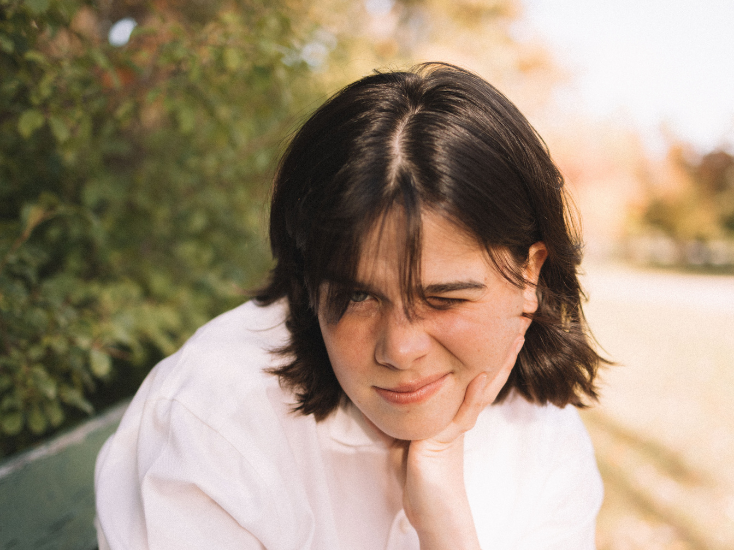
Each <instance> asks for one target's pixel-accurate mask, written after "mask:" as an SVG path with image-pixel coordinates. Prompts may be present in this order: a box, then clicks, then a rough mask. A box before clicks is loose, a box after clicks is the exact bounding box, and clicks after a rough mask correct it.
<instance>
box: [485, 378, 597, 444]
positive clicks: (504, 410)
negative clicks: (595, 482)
mask: <svg viewBox="0 0 734 550" xmlns="http://www.w3.org/2000/svg"><path fill="white" fill-rule="evenodd" d="M488 437H489V438H491V439H496V438H501V439H503V440H504V441H505V442H506V444H507V446H508V448H509V449H512V448H519V450H520V449H521V450H522V452H523V454H525V455H527V453H530V454H533V455H538V454H539V455H547V453H549V452H553V450H557V449H566V450H575V451H579V452H585V453H592V454H593V448H592V446H591V442H590V441H589V437H588V435H587V432H586V428H585V427H584V424H583V422H582V421H581V418H580V417H579V414H578V411H577V410H576V408H575V407H573V406H570V405H569V406H567V407H564V408H559V407H556V406H554V405H550V404H549V405H542V406H541V405H536V404H533V403H530V402H528V401H527V400H525V399H524V398H523V397H522V396H520V395H519V394H517V393H515V392H513V393H511V394H510V395H509V396H508V398H507V399H506V400H505V401H504V402H502V403H501V404H498V405H494V406H491V407H488V408H487V409H486V410H485V411H484V412H483V413H482V414H481V415H480V416H479V419H478V420H477V427H476V430H473V431H472V433H471V438H472V442H471V444H472V445H473V446H476V447H482V446H483V444H484V443H483V441H485V440H486V439H487V438H488ZM545 458H547V456H545Z"/></svg>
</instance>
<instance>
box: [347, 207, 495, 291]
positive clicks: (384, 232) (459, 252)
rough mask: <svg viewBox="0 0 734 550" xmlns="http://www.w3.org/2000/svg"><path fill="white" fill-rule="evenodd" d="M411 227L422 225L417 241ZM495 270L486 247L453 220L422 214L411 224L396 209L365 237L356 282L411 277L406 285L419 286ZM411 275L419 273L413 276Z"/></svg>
mask: <svg viewBox="0 0 734 550" xmlns="http://www.w3.org/2000/svg"><path fill="white" fill-rule="evenodd" d="M411 225H413V229H414V230H415V225H417V226H418V227H419V235H418V239H415V236H414V235H412V234H411V231H410V229H411V227H410V226H411ZM492 267H493V265H492V262H491V260H490V256H489V254H488V252H487V250H486V249H485V248H484V246H482V245H481V244H480V243H479V242H478V240H477V239H476V238H474V237H473V236H472V235H470V234H469V233H467V232H466V230H464V229H463V228H461V227H459V226H458V225H457V224H456V223H455V222H453V221H452V220H450V219H448V218H446V217H445V216H442V215H441V214H439V213H437V212H433V211H430V210H422V211H421V213H420V221H419V223H418V224H410V223H409V222H408V220H407V219H406V215H405V213H404V212H403V211H402V210H400V209H392V210H391V211H389V212H388V213H386V214H385V215H384V216H382V217H381V218H380V219H378V221H377V222H375V223H374V224H373V225H372V227H371V228H370V229H369V231H368V232H367V233H366V234H365V235H364V237H363V239H362V243H361V247H360V256H359V261H358V264H357V279H358V280H359V281H360V282H364V283H367V282H369V281H373V280H375V279H386V278H396V277H397V278H398V279H401V280H403V281H407V280H409V279H413V285H408V286H420V285H421V284H431V283H432V282H437V281H435V280H434V279H442V278H446V277H450V278H453V279H457V278H458V277H459V276H460V275H464V276H466V277H469V276H471V277H473V278H477V277H479V276H480V275H482V274H483V273H484V271H486V270H487V269H488V268H492ZM467 270H469V272H467ZM406 271H407V273H406ZM412 271H417V272H416V273H412V277H411V273H410V272H412ZM403 286H405V285H403Z"/></svg>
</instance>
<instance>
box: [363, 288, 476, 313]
mask: <svg viewBox="0 0 734 550" xmlns="http://www.w3.org/2000/svg"><path fill="white" fill-rule="evenodd" d="M370 297H371V296H370V294H369V293H367V292H361V291H354V292H352V294H351V295H350V296H349V302H350V303H352V304H361V303H363V302H365V301H367V300H369V299H370ZM463 302H466V300H464V299H463V298H445V297H443V296H427V297H426V303H427V304H428V306H430V307H431V308H433V309H439V310H441V309H449V308H451V307H453V306H456V305H459V304H461V303H463Z"/></svg>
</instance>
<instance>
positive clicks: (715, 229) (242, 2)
mask: <svg viewBox="0 0 734 550" xmlns="http://www.w3.org/2000/svg"><path fill="white" fill-rule="evenodd" d="M732 28H734V4H733V3H731V2H729V1H728V0H698V1H694V0H668V1H665V2H663V1H662V0H636V1H632V0H617V1H615V2H601V1H596V0H586V1H583V0H553V1H551V0H269V1H267V2H266V1H264V0H260V1H256V0H145V1H143V0H98V1H91V0H24V1H21V0H0V437H1V439H0V458H2V457H5V458H7V457H10V456H12V455H14V454H15V453H17V452H18V451H20V450H22V449H26V448H28V447H31V446H33V445H36V444H38V443H39V442H42V441H44V440H45V439H47V438H48V437H50V436H52V435H53V434H56V433H58V432H59V431H60V430H65V429H68V428H69V427H70V426H73V425H74V424H75V423H78V422H80V421H82V420H84V419H87V418H89V417H90V416H92V415H95V414H97V413H99V412H100V411H103V410H105V409H106V408H107V407H109V406H110V405H112V404H114V403H116V402H118V401H119V400H120V399H122V398H124V397H126V396H129V395H130V394H131V393H132V392H134V390H135V388H137V386H138V385H139V383H140V381H141V380H142V378H143V377H144V376H145V374H146V373H147V371H148V370H149V369H150V367H151V366H152V365H153V364H155V362H156V361H157V360H159V359H160V358H162V357H163V356H165V355H167V354H169V353H171V352H172V351H174V350H175V349H176V348H177V347H178V346H179V345H180V344H181V343H182V341H183V340H184V339H185V338H186V337H188V336H189V335H190V334H191V333H192V332H193V330H195V329H196V328H197V327H198V326H200V325H201V324H203V323H204V322H205V321H206V320H208V319H209V318H211V317H212V316H214V315H216V314H218V313H220V312H222V311H224V310H226V309H228V308H231V307H233V306H235V305H237V304H239V303H241V302H242V301H243V300H244V299H245V298H246V296H247V293H248V290H251V289H253V288H255V287H257V285H258V284H259V283H260V282H261V280H262V277H263V274H264V273H266V272H267V269H268V267H269V265H270V264H269V257H268V254H267V246H266V241H265V237H264V234H265V223H266V221H265V220H266V217H267V206H266V203H267V194H268V186H269V181H270V179H271V177H272V174H273V171H274V164H275V162H276V160H277V157H278V154H279V153H280V152H282V150H283V148H284V145H285V143H287V138H288V136H289V135H290V134H291V133H292V132H293V131H294V130H295V129H296V128H297V127H298V124H299V122H301V121H303V119H304V118H305V117H306V116H307V115H308V113H309V112H310V111H311V110H313V109H314V108H315V107H316V106H317V105H318V104H320V103H321V102H322V101H323V100H324V99H325V98H326V97H328V95H330V94H331V93H333V92H334V91H336V90H337V89H338V88H339V87H341V86H342V85H344V84H346V83H348V82H350V81H353V80H355V79H356V78H358V77H360V76H363V75H365V74H367V73H369V72H371V71H372V70H373V69H375V68H401V67H409V66H411V65H412V64H414V63H416V62H420V61H429V60H441V61H448V62H452V63H455V64H458V65H461V66H464V67H466V68H468V69H471V70H473V71H475V72H477V73H479V74H481V75H482V76H484V77H485V78H486V79H488V80H489V81H490V82H491V83H493V84H494V85H495V86H497V87H498V88H499V89H500V90H502V91H503V92H504V93H505V94H506V95H507V96H508V97H509V98H510V99H511V100H513V101H514V102H515V103H516V104H517V105H518V107H519V108H520V109H521V110H522V111H523V112H524V113H525V114H526V116H528V118H529V119H530V121H531V122H532V123H533V124H534V126H535V127H536V128H537V129H538V130H539V132H540V134H541V135H542V136H543V137H544V139H545V140H546V142H547V143H548V146H549V148H550V150H551V153H552V155H553V157H554V158H555V160H556V161H557V163H558V165H559V166H560V167H561V169H562V171H563V173H564V175H565V177H566V181H567V185H568V189H569V192H570V194H571V196H572V197H573V199H574V201H575V203H576V205H577V207H578V209H579V211H580V214H581V218H582V225H583V229H584V236H585V243H586V259H585V263H584V265H583V281H584V284H585V287H586V289H587V292H588V297H589V302H588V304H587V306H586V312H587V317H588V320H589V323H590V325H591V327H592V329H593V331H594V334H595V336H596V338H597V340H598V342H599V345H600V346H601V348H602V349H603V350H604V351H605V353H606V354H607V356H609V357H611V358H612V359H613V360H615V361H616V362H618V363H619V365H618V366H614V367H610V368H608V369H606V370H605V371H604V372H603V373H602V383H601V389H602V399H601V404H600V405H599V406H596V407H594V408H592V409H590V410H588V411H585V412H584V413H583V416H584V420H585V422H586V423H587V426H588V427H589V430H590V432H591V435H592V438H593V439H594V443H595V446H596V449H597V458H598V461H599V466H600V469H601V471H602V475H603V477H604V479H605V485H606V499H605V503H604V506H603V509H602V513H601V515H600V518H599V528H598V546H599V548H600V549H601V550H623V549H643V548H644V549H646V550H651V549H652V550H654V549H676V550H683V549H716V550H718V549H722V550H723V549H731V548H734V468H732V467H731V465H732V464H734V408H733V407H732V404H731V403H732V401H733V400H734V399H733V398H734V390H733V389H732V388H734V57H733V56H732V55H731V52H732V51H734V32H732V31H731V29H732Z"/></svg>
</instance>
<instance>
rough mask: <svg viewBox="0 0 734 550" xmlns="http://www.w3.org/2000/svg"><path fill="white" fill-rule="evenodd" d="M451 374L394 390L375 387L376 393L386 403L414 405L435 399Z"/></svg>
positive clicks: (403, 385) (397, 387)
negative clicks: (434, 396)
mask: <svg viewBox="0 0 734 550" xmlns="http://www.w3.org/2000/svg"><path fill="white" fill-rule="evenodd" d="M449 374H450V373H445V374H439V375H436V376H432V377H428V378H424V379H422V380H418V381H417V382H411V383H408V384H400V385H398V386H396V387H394V388H380V387H378V386H374V388H375V391H376V392H377V393H378V394H379V396H380V397H382V398H383V399H384V400H385V401H387V402H389V403H392V404H395V405H412V404H415V403H421V402H423V401H426V400H428V399H430V398H431V397H433V395H435V394H436V392H438V390H440V389H441V386H443V384H444V382H445V381H446V379H447V378H448V376H449Z"/></svg>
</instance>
